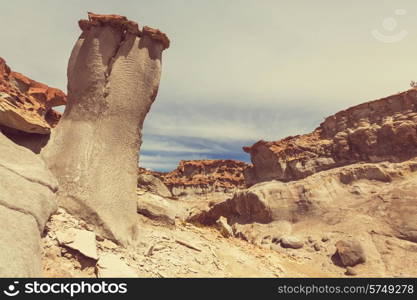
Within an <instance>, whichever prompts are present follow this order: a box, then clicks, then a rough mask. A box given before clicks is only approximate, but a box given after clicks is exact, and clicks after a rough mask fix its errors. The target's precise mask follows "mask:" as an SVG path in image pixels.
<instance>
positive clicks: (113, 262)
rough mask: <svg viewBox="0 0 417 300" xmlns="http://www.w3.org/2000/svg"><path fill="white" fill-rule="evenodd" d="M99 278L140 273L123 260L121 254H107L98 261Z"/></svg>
mask: <svg viewBox="0 0 417 300" xmlns="http://www.w3.org/2000/svg"><path fill="white" fill-rule="evenodd" d="M97 273H98V277H99V278H128V277H138V274H137V273H136V272H135V271H134V270H133V269H132V268H131V267H129V266H128V265H127V264H126V263H124V262H123V260H122V259H121V257H120V256H117V255H115V254H110V253H109V254H105V255H103V256H101V257H100V260H99V261H98V262H97Z"/></svg>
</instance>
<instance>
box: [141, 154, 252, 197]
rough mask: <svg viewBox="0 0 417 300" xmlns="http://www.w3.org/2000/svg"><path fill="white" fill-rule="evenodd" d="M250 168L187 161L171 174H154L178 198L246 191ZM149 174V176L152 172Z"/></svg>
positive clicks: (229, 163)
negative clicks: (238, 190) (246, 177)
mask: <svg viewBox="0 0 417 300" xmlns="http://www.w3.org/2000/svg"><path fill="white" fill-rule="evenodd" d="M248 167H249V165H248V164H246V163H244V162H241V161H237V160H230V159H227V160H183V161H180V163H179V166H178V167H177V168H176V169H175V170H173V171H171V172H168V173H158V172H153V173H152V175H154V176H156V177H158V178H159V179H161V180H162V181H163V183H164V184H165V185H166V186H167V187H168V188H169V189H170V191H171V192H172V194H173V195H174V196H186V195H199V194H200V195H201V194H207V193H212V192H222V193H231V192H233V191H234V190H236V189H238V188H244V187H245V180H244V177H243V171H244V170H245V169H246V168H248ZM148 173H149V172H148Z"/></svg>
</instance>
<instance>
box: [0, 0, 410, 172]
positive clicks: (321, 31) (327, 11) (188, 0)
mask: <svg viewBox="0 0 417 300" xmlns="http://www.w3.org/2000/svg"><path fill="white" fill-rule="evenodd" d="M0 4H1V5H0V28H2V30H1V31H0V41H1V43H0V56H1V57H3V58H5V59H6V61H7V63H8V64H9V66H10V67H11V68H12V69H13V70H15V71H18V72H21V73H24V74H25V75H27V76H29V77H31V78H33V79H35V80H37V81H41V82H44V83H46V84H48V85H50V86H53V87H58V88H60V89H62V90H64V91H66V67H67V62H68V58H69V55H70V52H71V50H72V47H73V45H74V43H75V41H76V40H77V38H78V36H79V35H80V29H79V28H78V25H77V21H78V20H79V19H82V18H85V17H86V14H87V11H92V12H94V13H102V14H106V13H112V14H121V15H125V16H127V17H128V18H129V19H131V20H134V21H137V22H138V23H139V24H140V26H143V25H148V26H151V27H155V28H159V29H161V30H162V31H163V32H165V33H166V34H167V35H168V36H169V38H170V39H171V46H170V48H169V49H167V50H166V51H164V53H163V62H162V64H163V70H162V78H161V83H160V89H159V93H158V96H157V98H156V100H155V103H154V104H153V106H152V108H151V111H150V113H149V114H148V116H147V118H146V120H145V124H144V128H143V135H144V136H143V144H142V148H141V154H140V165H141V166H142V167H146V168H149V169H152V170H158V171H167V170H172V169H174V168H175V167H176V166H177V164H178V162H179V161H180V160H183V159H238V160H243V161H250V157H249V155H248V154H246V153H244V152H243V151H242V146H246V145H251V144H253V143H254V142H256V141H258V140H260V139H264V140H278V139H281V138H283V137H286V136H288V135H295V134H303V133H308V132H310V131H312V130H313V129H314V128H316V127H317V126H318V125H319V124H320V122H322V121H323V119H324V118H325V117H326V116H328V115H331V114H333V113H335V112H337V111H339V110H341V109H345V108H347V107H350V106H352V105H356V104H359V103H361V102H365V101H370V100H374V99H378V98H382V97H385V96H389V95H391V94H395V93H397V92H400V91H404V90H406V89H408V88H409V87H410V86H409V84H410V81H411V80H416V81H417V73H416V67H415V65H414V61H415V59H416V53H417V39H416V30H417V18H416V16H417V1H415V0H368V1H359V0H352V1H334V0H316V1H308V0H304V1H301V0H294V1H283V0H271V1H268V0H262V1H255V0H251V1H249V0H164V1H163V0H152V1H151V0H143V1H141V0H124V1H123V0H118V1H114V0H113V1H110V0H66V1H63V0H62V1H59V0H54V1H52V0H27V1H23V0H14V1H10V0H0Z"/></svg>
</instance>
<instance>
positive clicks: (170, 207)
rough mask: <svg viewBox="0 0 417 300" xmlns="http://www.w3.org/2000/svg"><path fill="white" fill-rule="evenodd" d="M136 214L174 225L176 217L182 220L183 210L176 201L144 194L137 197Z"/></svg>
mask: <svg viewBox="0 0 417 300" xmlns="http://www.w3.org/2000/svg"><path fill="white" fill-rule="evenodd" d="M137 212H138V213H140V214H141V215H144V216H146V217H148V218H150V219H152V220H157V221H161V222H163V223H166V224H170V225H175V219H176V218H177V217H179V218H184V216H185V208H183V206H182V205H181V203H179V202H178V201H175V200H171V199H166V198H163V197H161V196H159V195H155V194H152V193H148V192H145V193H144V194H141V195H138V200H137Z"/></svg>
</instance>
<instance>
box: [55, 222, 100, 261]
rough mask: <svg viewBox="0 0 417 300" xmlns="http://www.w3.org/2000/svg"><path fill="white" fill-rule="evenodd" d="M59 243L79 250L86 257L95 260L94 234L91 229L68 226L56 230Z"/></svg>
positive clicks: (96, 257) (96, 255) (96, 256)
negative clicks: (63, 229) (66, 228)
mask: <svg viewBox="0 0 417 300" xmlns="http://www.w3.org/2000/svg"><path fill="white" fill-rule="evenodd" d="M57 240H58V242H59V244H60V245H63V246H66V247H69V248H71V249H74V250H77V251H79V252H80V253H81V254H83V255H85V256H86V257H89V258H92V259H95V260H97V259H98V254H97V246H96V235H95V233H94V232H92V231H87V230H79V229H75V228H70V229H68V230H65V231H59V232H57Z"/></svg>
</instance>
